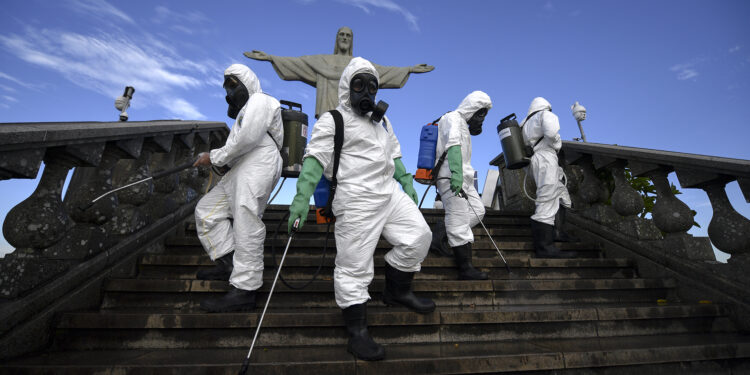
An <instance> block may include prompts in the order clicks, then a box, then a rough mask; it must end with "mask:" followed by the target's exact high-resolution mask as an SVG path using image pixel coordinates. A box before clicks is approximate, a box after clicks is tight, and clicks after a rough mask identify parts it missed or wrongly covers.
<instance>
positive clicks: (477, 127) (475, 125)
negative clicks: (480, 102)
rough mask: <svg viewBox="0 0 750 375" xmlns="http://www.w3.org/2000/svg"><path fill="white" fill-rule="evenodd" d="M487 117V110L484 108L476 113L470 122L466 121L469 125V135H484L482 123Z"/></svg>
mask: <svg viewBox="0 0 750 375" xmlns="http://www.w3.org/2000/svg"><path fill="white" fill-rule="evenodd" d="M485 116H487V108H482V109H480V110H478V111H476V112H474V115H472V116H471V118H470V119H469V121H466V123H467V124H469V134H471V135H479V134H482V123H483V122H484V117H485Z"/></svg>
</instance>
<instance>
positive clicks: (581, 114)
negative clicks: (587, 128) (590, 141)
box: [570, 102, 586, 142]
mask: <svg viewBox="0 0 750 375" xmlns="http://www.w3.org/2000/svg"><path fill="white" fill-rule="evenodd" d="M570 111H571V112H573V117H575V119H576V121H577V122H578V130H580V131H581V139H583V141H584V142H586V134H584V133H583V126H581V121H583V120H585V119H586V107H584V106H582V105H580V104H578V102H576V104H573V105H572V106H570Z"/></svg>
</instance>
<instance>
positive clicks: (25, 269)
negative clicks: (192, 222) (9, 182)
mask: <svg viewBox="0 0 750 375" xmlns="http://www.w3.org/2000/svg"><path fill="white" fill-rule="evenodd" d="M228 132H229V129H228V128H227V125H226V124H225V123H222V122H208V121H180V120H164V121H142V122H66V123H6V124H0V180H4V179H11V178H35V177H36V175H37V173H38V171H39V169H40V166H41V163H42V161H43V162H44V165H45V168H44V171H43V173H42V177H41V179H40V181H39V184H38V186H37V188H36V190H35V191H34V192H33V193H32V194H31V195H30V196H29V197H28V198H27V199H26V200H24V201H22V202H21V203H19V204H18V205H16V206H15V207H13V209H11V210H10V212H8V215H7V216H6V218H5V221H4V222H3V235H4V236H5V239H6V240H7V241H8V243H10V244H11V245H12V246H13V247H15V249H16V250H15V251H14V252H13V253H11V254H8V255H6V256H5V258H3V259H1V260H0V272H2V275H4V276H3V277H2V278H0V303H2V302H3V301H6V302H7V301H8V300H13V299H17V298H19V297H21V296H23V295H25V294H27V293H29V292H30V291H32V290H34V289H35V288H37V287H39V286H41V285H44V284H45V283H48V282H50V281H51V280H52V279H54V278H55V277H56V276H57V275H60V274H62V273H64V272H65V271H66V270H68V269H70V268H71V267H72V266H74V265H75V264H77V263H80V262H81V261H83V260H85V259H88V258H91V257H92V256H95V255H96V254H98V253H101V252H102V251H104V250H105V249H108V248H110V247H112V246H114V245H115V244H117V243H118V242H120V241H121V240H123V239H125V238H127V237H128V236H131V235H132V234H133V233H136V232H137V231H139V230H141V229H142V228H145V227H147V226H148V225H149V224H151V223H154V222H156V221H158V220H159V219H161V218H164V217H165V216H167V215H168V214H170V213H173V212H175V211H176V210H177V209H178V208H180V207H181V206H183V205H184V204H185V203H189V202H191V201H194V200H195V199H196V197H197V196H198V192H199V191H201V187H202V186H203V185H204V184H205V181H206V179H205V178H201V177H200V175H199V174H203V175H204V177H205V175H207V172H206V171H205V170H203V171H199V170H196V169H188V170H185V171H182V172H180V173H176V174H174V175H171V176H166V177H163V178H160V179H157V180H155V181H154V180H151V181H148V182H145V183H142V184H139V185H136V186H133V187H132V188H129V189H127V190H122V191H119V192H117V193H116V194H112V195H109V196H107V197H105V198H103V199H101V200H99V201H97V202H96V203H95V204H93V205H88V203H89V202H91V200H92V199H94V198H96V197H98V196H100V195H102V194H104V193H105V192H107V191H109V190H111V189H112V188H113V187H119V186H123V185H125V184H128V183H131V182H134V181H137V180H141V179H143V178H146V177H149V176H151V171H161V170H166V169H169V168H171V167H173V166H175V165H182V164H185V163H186V162H189V161H190V160H193V159H194V158H195V155H196V154H197V153H198V152H200V151H206V150H208V149H210V148H211V146H214V147H216V146H221V145H222V144H223V143H224V141H225V139H226V136H227V135H228ZM71 168H75V172H74V174H73V177H72V178H71V181H70V184H69V187H68V192H67V193H66V197H65V200H64V201H63V200H62V196H61V195H62V188H63V184H64V183H65V180H66V178H67V175H68V172H69V170H70V169H71ZM87 206H88V208H86V207H87Z"/></svg>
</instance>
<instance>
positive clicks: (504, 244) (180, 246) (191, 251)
mask: <svg viewBox="0 0 750 375" xmlns="http://www.w3.org/2000/svg"><path fill="white" fill-rule="evenodd" d="M495 240H496V244H497V247H498V248H499V249H500V251H502V252H503V256H505V257H513V256H527V257H534V258H535V257H536V255H535V254H534V245H533V244H532V243H531V240H530V239H529V240H528V241H517V240H507V241H505V240H498V239H495ZM287 241H288V237H286V236H284V237H280V238H277V239H274V238H273V237H267V238H266V241H265V252H266V253H267V254H270V253H271V251H272V248H273V247H275V249H276V252H277V253H278V254H279V256H281V253H282V252H283V251H284V247H286V244H287ZM165 244H166V249H164V250H163V251H161V253H163V254H183V255H201V254H205V253H206V251H205V250H204V249H203V246H202V245H201V243H200V241H199V240H198V238H196V237H170V238H167V239H166V241H165ZM325 245H326V240H325V239H323V238H320V239H309V238H305V237H300V238H296V239H294V240H292V242H291V243H290V245H289V251H290V252H292V253H298V254H307V255H320V254H321V253H322V251H323V247H324V246H325ZM555 246H557V247H558V248H559V249H560V250H562V251H576V252H578V256H577V258H600V257H601V255H602V254H601V250H600V248H599V247H598V246H596V245H594V244H587V243H567V242H558V243H555ZM335 248H336V244H335V240H334V238H333V236H331V237H330V238H329V239H328V250H327V251H330V252H331V253H334V252H335ZM392 248H393V246H392V245H391V244H390V243H388V241H386V240H383V239H381V240H380V241H378V244H377V248H376V250H375V254H378V253H385V252H387V251H390V250H391V249H392ZM472 251H473V254H474V256H475V257H497V256H498V255H497V250H496V249H495V246H494V245H493V244H492V242H491V241H489V240H482V239H478V240H477V241H475V242H474V244H473V245H472ZM429 256H435V254H432V253H430V254H428V257H429Z"/></svg>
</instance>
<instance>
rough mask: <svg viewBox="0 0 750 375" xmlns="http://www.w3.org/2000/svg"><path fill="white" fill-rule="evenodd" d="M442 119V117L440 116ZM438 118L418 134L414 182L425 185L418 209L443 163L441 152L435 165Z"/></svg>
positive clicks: (435, 180) (444, 154) (444, 153)
mask: <svg viewBox="0 0 750 375" xmlns="http://www.w3.org/2000/svg"><path fill="white" fill-rule="evenodd" d="M440 117H442V116H440ZM440 117H438V118H437V119H436V120H435V121H433V122H431V123H429V124H427V125H425V126H423V127H422V131H421V132H420V134H419V154H417V173H415V174H414V181H417V182H418V183H420V184H422V185H427V189H426V190H425V191H424V194H422V199H421V200H420V201H419V208H422V203H424V198H425V197H426V196H427V192H428V191H430V188H431V187H432V185H435V183H436V182H437V174H438V173H439V172H440V167H442V165H443V162H444V161H445V156H446V155H447V153H446V152H443V154H442V155H440V159H438V162H437V164H436V163H435V152H436V150H437V140H438V121H440Z"/></svg>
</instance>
